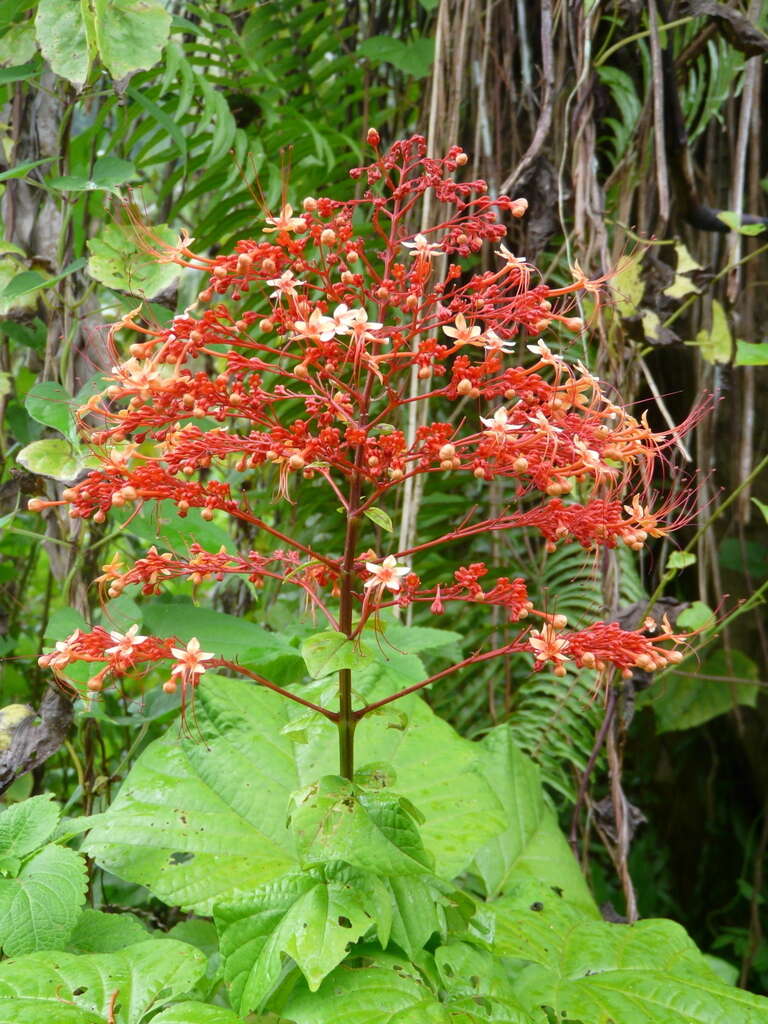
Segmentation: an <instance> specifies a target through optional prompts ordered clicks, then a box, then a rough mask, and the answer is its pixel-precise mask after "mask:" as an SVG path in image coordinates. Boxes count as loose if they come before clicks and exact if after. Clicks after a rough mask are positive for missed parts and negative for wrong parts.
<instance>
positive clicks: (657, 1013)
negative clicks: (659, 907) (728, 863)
mask: <svg viewBox="0 0 768 1024" xmlns="http://www.w3.org/2000/svg"><path fill="white" fill-rule="evenodd" d="M557 902H558V901H557V897H553V898H552V899H551V900H545V901H544V902H543V903H541V904H535V905H534V907H535V909H534V907H524V906H522V905H518V906H515V905H514V903H513V902H512V901H509V900H507V899H504V900H499V901H496V903H495V905H494V907H495V909H496V914H497V931H496V941H495V949H496V952H497V953H498V954H501V955H503V956H509V957H513V958H515V959H516V960H528V961H529V966H528V967H526V968H524V969H523V970H522V971H521V972H519V974H517V976H516V978H515V980H514V992H515V996H516V998H517V999H518V1000H519V1002H520V1003H521V1004H522V1005H523V1006H525V1007H526V1009H527V1010H528V1012H529V1013H530V1014H531V1019H532V1021H533V1022H535V1024H546V1022H547V1021H548V1020H549V1018H548V1016H547V1013H546V1011H545V1009H544V1008H545V1007H550V1008H551V1009H552V1010H553V1011H554V1014H555V1017H556V1018H557V1019H558V1020H565V1019H568V1020H574V1021H577V1020H582V1021H589V1022H590V1024H608V1022H609V1021H621V1024H660V1022H661V1021H664V1022H666V1021H670V1022H672V1021H686V1022H687V1024H722V1022H723V1021H728V1024H760V1022H761V1021H763V1020H765V1019H766V1015H768V999H762V998H761V997H760V996H755V995H751V994H749V993H747V992H744V991H742V990H741V989H737V988H731V987H729V986H727V985H725V984H723V983H722V982H721V981H720V979H719V978H718V976H717V975H716V974H715V972H714V971H713V970H712V968H711V967H710V966H709V964H708V963H707V960H706V958H705V957H704V956H703V955H702V954H701V953H700V952H699V950H698V949H697V948H696V946H695V945H694V944H693V942H692V941H691V939H690V938H689V937H688V935H687V934H686V933H685V930H684V929H683V928H681V927H680V925H678V924H675V923H674V922H672V921H660V920H659V921H655V920H647V921H639V922H638V923H636V924H633V925H624V924H609V923H608V922H605V921H588V920H584V919H579V918H577V917H575V916H573V915H572V914H570V915H569V914H567V913H563V908H562V907H558V906H557Z"/></svg>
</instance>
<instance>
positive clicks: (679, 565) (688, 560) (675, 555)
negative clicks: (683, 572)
mask: <svg viewBox="0 0 768 1024" xmlns="http://www.w3.org/2000/svg"><path fill="white" fill-rule="evenodd" d="M695 564H696V555H694V554H693V552H692V551H673V552H672V554H671V555H670V556H669V558H668V559H667V568H668V569H685V568H687V567H688V566H689V565H695Z"/></svg>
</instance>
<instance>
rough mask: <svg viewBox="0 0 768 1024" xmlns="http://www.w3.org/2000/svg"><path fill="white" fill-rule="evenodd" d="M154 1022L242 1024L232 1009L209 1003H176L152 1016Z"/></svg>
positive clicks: (160, 1023) (154, 1023) (161, 1023)
mask: <svg viewBox="0 0 768 1024" xmlns="http://www.w3.org/2000/svg"><path fill="white" fill-rule="evenodd" d="M152 1024H241V1020H240V1018H239V1017H236V1016H235V1015H234V1013H232V1011H231V1010H226V1009H225V1008H224V1007H223V1006H211V1005H210V1004H208V1003H194V1002H185V1003H174V1005H173V1006H169V1007H168V1009H167V1010H163V1012H162V1013H159V1014H158V1015H157V1016H156V1017H153V1018H152Z"/></svg>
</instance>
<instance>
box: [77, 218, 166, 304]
mask: <svg viewBox="0 0 768 1024" xmlns="http://www.w3.org/2000/svg"><path fill="white" fill-rule="evenodd" d="M152 232H153V234H154V235H156V236H157V237H158V238H159V239H160V241H161V242H167V243H168V244H169V245H171V246H173V245H176V244H177V242H178V237H177V235H176V232H175V231H173V230H172V229H171V228H169V227H168V226H167V225H166V224H157V225H155V226H154V227H153V228H152ZM88 249H89V251H90V254H91V258H90V259H89V260H88V273H89V274H90V275H91V277H93V278H94V279H95V280H96V281H99V282H100V283H101V284H103V285H106V286H107V288H117V289H118V290H120V291H124V292H129V293H130V294H131V295H138V296H141V297H143V298H151V297H152V296H153V295H156V294H157V293H158V292H160V291H162V290H163V288H167V287H168V285H170V284H171V283H172V282H173V281H174V280H175V279H176V277H178V274H179V268H178V267H176V266H174V265H173V264H172V263H158V262H157V260H156V259H155V257H154V256H152V255H151V254H150V253H148V252H145V251H144V250H143V249H142V248H141V244H140V242H139V240H138V238H137V236H136V233H135V232H134V231H133V229H132V228H131V227H122V226H121V225H118V224H108V225H107V227H105V228H104V230H103V231H102V233H101V235H100V236H98V237H96V238H90V239H89V240H88Z"/></svg>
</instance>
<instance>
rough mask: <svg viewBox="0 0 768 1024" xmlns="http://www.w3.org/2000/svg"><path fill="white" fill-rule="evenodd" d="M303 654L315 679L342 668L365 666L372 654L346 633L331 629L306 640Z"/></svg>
mask: <svg viewBox="0 0 768 1024" xmlns="http://www.w3.org/2000/svg"><path fill="white" fill-rule="evenodd" d="M301 656H302V658H303V659H304V661H305V663H306V666H307V671H308V672H309V674H310V675H311V676H312V678H313V679H320V678H321V677H322V676H327V675H330V674H331V673H332V672H338V671H339V669H342V668H349V669H360V668H364V667H365V665H367V664H368V663H369V662H370V660H371V656H370V654H368V653H367V652H366V650H365V648H363V647H362V645H361V644H359V643H353V642H352V641H351V640H349V639H348V638H347V637H346V636H345V635H344V633H337V632H336V631H335V630H330V629H329V630H326V631H325V632H323V633H315V634H314V635H313V636H310V637H308V638H307V639H306V640H304V641H303V643H302V645H301Z"/></svg>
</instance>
